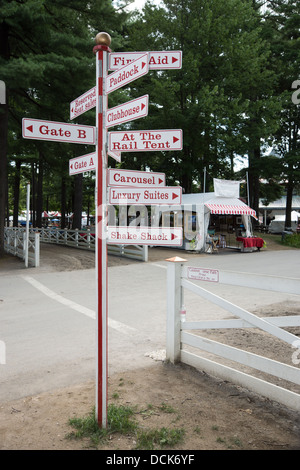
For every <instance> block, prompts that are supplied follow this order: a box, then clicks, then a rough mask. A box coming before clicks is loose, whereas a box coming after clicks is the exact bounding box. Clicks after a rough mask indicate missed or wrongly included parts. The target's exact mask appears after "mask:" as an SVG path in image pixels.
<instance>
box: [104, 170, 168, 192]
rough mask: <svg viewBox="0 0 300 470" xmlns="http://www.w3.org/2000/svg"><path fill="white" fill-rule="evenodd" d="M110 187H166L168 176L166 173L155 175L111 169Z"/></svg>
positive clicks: (147, 172) (108, 180)
mask: <svg viewBox="0 0 300 470" xmlns="http://www.w3.org/2000/svg"><path fill="white" fill-rule="evenodd" d="M107 172H108V178H107V184H108V186H134V187H135V188H137V187H139V186H150V187H155V186H165V184H166V175H165V174H164V173H154V172H152V171H151V172H150V171H136V170H119V169H116V168H109V169H108V170H107Z"/></svg>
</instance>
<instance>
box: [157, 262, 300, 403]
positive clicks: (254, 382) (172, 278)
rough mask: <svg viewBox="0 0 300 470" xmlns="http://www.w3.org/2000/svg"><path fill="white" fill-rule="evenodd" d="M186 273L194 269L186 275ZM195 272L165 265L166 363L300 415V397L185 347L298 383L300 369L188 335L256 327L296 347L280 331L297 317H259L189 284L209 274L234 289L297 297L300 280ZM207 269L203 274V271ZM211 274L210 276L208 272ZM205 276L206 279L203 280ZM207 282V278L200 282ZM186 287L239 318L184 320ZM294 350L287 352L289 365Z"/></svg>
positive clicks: (178, 265) (174, 264)
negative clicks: (233, 385) (212, 377)
mask: <svg viewBox="0 0 300 470" xmlns="http://www.w3.org/2000/svg"><path fill="white" fill-rule="evenodd" d="M189 269H191V270H192V271H191V272H190V271H189ZM195 270H197V268H187V267H185V266H184V264H183V263H182V262H169V263H168V272H167V289H168V302H167V303H168V313H167V348H166V355H167V360H169V361H170V362H173V363H175V362H180V361H181V362H183V363H186V364H189V365H191V366H193V367H196V368H198V369H202V370H205V371H206V372H208V373H210V374H212V375H215V376H218V377H220V378H223V379H224V380H230V381H232V382H234V383H236V384H237V385H240V386H243V387H246V388H248V389H249V390H252V391H254V392H256V393H259V394H261V395H264V396H266V397H268V398H269V399H272V400H275V401H277V402H280V403H283V404H284V405H286V406H288V407H290V408H292V409H295V410H297V411H300V394H298V393H295V392H293V391H290V390H288V389H287V388H283V387H279V386H277V385H275V384H273V383H271V380H270V381H266V380H262V379H260V378H257V377H254V376H253V375H250V374H246V373H244V372H241V371H239V370H237V369H235V368H232V367H228V366H227V365H224V364H221V363H219V362H216V361H214V360H211V359H208V358H207V357H204V356H205V354H203V353H202V356H201V353H200V352H199V355H198V353H197V354H195V353H192V352H190V351H189V350H188V349H189V348H188V347H190V348H193V349H195V348H196V349H197V350H201V351H204V352H206V353H209V354H213V355H214V356H218V357H219V358H221V361H222V360H223V362H224V359H225V360H229V361H233V362H235V363H239V364H240V365H242V366H246V367H249V368H253V369H256V370H258V371H260V372H262V373H266V374H270V375H272V376H274V377H277V378H279V379H282V380H286V381H289V382H291V383H292V384H296V385H300V368H299V367H298V368H297V367H294V366H293V365H289V364H284V363H281V362H278V361H275V360H272V359H268V358H265V357H262V356H260V355H258V354H254V353H250V352H248V351H244V350H242V349H238V348H236V347H232V346H228V345H226V344H223V343H219V342H217V341H214V340H211V339H210V338H207V337H203V336H200V335H199V333H198V332H197V334H194V333H192V332H191V331H195V330H198V331H199V330H200V331H201V330H211V329H221V328H222V329H223V328H259V329H261V330H263V331H264V332H266V333H268V334H270V335H272V336H275V337H277V338H279V339H280V340H282V341H284V342H286V343H287V344H289V345H292V346H293V347H294V348H295V347H298V348H300V339H299V337H298V336H296V335H293V334H291V333H289V332H287V331H285V330H283V329H282V328H281V327H290V326H300V315H299V316H298V315H292V316H283V317H271V318H270V317H268V318H261V317H258V316H256V315H254V314H252V313H250V312H248V311H246V310H244V309H242V308H240V307H238V306H237V305H234V304H232V303H231V302H228V301H227V300H225V299H222V298H221V297H219V296H217V295H216V294H213V293H211V292H210V291H208V290H206V289H204V288H203V287H201V286H199V285H198V284H195V283H194V282H191V280H190V279H187V277H189V273H190V278H192V279H193V280H195V279H196V278H197V280H198V281H199V280H208V277H209V276H213V278H211V279H210V280H212V279H214V281H215V282H218V283H224V284H231V285H237V286H245V287H254V288H258V289H263V290H272V291H276V292H286V293H289V294H296V295H300V279H288V278H278V277H275V276H259V275H258V276H256V275H248V274H243V273H233V272H221V271H216V270H206V273H205V272H204V273H203V272H201V270H200V271H199V272H198V277H197V272H196V274H195ZM202 271H205V270H202ZM209 271H211V272H209ZM207 276H208V277H207ZM204 278H205V279H204ZM184 289H188V290H190V291H192V292H193V293H195V294H197V295H199V296H201V297H202V298H204V299H206V300H209V301H210V302H213V303H214V304H216V305H218V306H220V307H222V308H223V309H225V310H227V311H229V312H231V313H232V314H233V315H234V316H236V317H238V318H237V319H232V320H231V319H228V320H224V319H223V320H214V321H213V320H211V321H209V320H208V321H193V322H189V321H182V319H181V315H180V312H181V309H182V305H183V294H184ZM292 354H293V350H292V348H291V362H292Z"/></svg>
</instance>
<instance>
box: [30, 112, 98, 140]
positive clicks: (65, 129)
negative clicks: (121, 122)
mask: <svg viewBox="0 0 300 470" xmlns="http://www.w3.org/2000/svg"><path fill="white" fill-rule="evenodd" d="M95 131H96V129H95V127H93V126H80V125H78V124H66V123H64V122H55V121H40V120H38V119H28V118H23V120H22V133H23V137H24V139H36V140H51V141H55V142H69V143H70V142H71V143H73V144H85V145H95V139H96V132H95Z"/></svg>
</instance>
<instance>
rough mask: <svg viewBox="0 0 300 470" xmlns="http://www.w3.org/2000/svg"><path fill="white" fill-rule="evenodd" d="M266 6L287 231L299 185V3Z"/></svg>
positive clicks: (277, 1)
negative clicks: (275, 79) (277, 104)
mask: <svg viewBox="0 0 300 470" xmlns="http://www.w3.org/2000/svg"><path fill="white" fill-rule="evenodd" d="M267 4H268V6H269V9H268V10H267V12H266V28H268V32H269V34H270V38H271V41H270V42H271V45H272V65H273V68H274V70H275V72H276V74H277V76H278V85H277V89H276V93H277V95H278V96H279V97H280V98H281V103H282V109H281V111H280V115H279V117H280V121H279V122H280V126H279V128H278V130H277V131H276V132H274V133H273V147H274V149H275V151H276V152H277V154H278V155H279V156H280V157H281V160H280V161H281V163H282V177H283V179H284V181H286V185H285V186H286V187H285V189H286V220H285V226H286V227H287V228H288V227H291V211H292V197H293V193H294V191H295V188H296V187H297V184H299V182H300V103H299V100H298V99H297V93H295V90H294V89H293V86H296V87H298V89H299V88H300V74H299V64H300V50H299V39H300V33H299V31H300V28H299V27H300V4H299V2H298V1H296V0H273V1H269V2H267ZM294 97H295V98H296V99H293V98H294Z"/></svg>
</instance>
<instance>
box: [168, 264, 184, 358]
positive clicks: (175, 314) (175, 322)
mask: <svg viewBox="0 0 300 470" xmlns="http://www.w3.org/2000/svg"><path fill="white" fill-rule="evenodd" d="M166 261H169V263H168V270H167V347H166V359H167V361H170V362H172V363H173V364H175V363H176V362H178V361H180V309H181V305H182V300H183V299H182V289H181V270H182V266H183V263H184V262H185V261H186V260H185V259H182V258H179V257H178V256H176V257H175V258H169V259H167V260H166Z"/></svg>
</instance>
